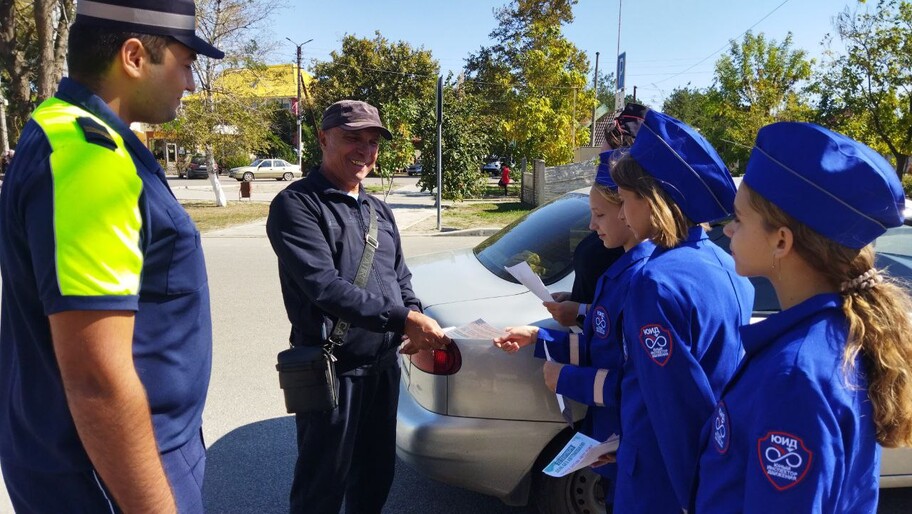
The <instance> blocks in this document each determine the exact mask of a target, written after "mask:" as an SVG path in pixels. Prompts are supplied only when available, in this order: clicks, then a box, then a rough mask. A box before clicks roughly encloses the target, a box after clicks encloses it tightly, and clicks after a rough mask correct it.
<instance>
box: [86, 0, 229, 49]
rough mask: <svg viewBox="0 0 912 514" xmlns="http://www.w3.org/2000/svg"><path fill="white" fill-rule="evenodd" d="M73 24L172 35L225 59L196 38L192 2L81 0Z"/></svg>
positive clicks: (185, 0)
mask: <svg viewBox="0 0 912 514" xmlns="http://www.w3.org/2000/svg"><path fill="white" fill-rule="evenodd" d="M74 25H85V26H93V27H101V28H105V29H108V30H118V31H124V32H137V33H140V34H151V35H154V36H171V37H173V38H174V39H176V40H178V41H180V42H181V43H183V44H185V45H187V46H188V47H189V48H190V49H192V50H193V51H195V52H196V53H198V54H202V55H205V56H208V57H212V58H215V59H221V58H222V57H225V53H224V52H222V51H221V50H219V49H218V48H216V47H214V46H212V45H210V44H209V43H207V42H205V41H203V40H202V39H200V38H199V37H198V36H197V35H196V4H195V3H194V2H193V0H79V1H78V2H76V21H75V22H74Z"/></svg>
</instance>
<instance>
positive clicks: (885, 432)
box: [741, 183, 912, 447]
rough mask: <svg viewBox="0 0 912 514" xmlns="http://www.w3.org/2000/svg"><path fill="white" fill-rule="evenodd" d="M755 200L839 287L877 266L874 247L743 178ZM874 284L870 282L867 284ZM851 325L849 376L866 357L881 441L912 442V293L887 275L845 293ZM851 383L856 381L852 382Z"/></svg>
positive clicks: (770, 223)
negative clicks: (830, 230)
mask: <svg viewBox="0 0 912 514" xmlns="http://www.w3.org/2000/svg"><path fill="white" fill-rule="evenodd" d="M741 187H742V188H745V189H746V190H747V192H748V199H749V201H750V204H751V206H752V207H753V208H754V209H756V210H757V212H759V213H760V214H761V215H762V217H763V219H764V222H765V223H766V225H767V228H768V229H769V230H775V229H777V228H779V227H788V228H789V229H791V231H792V233H793V234H794V248H795V251H796V252H797V253H798V255H799V256H800V257H801V258H802V259H804V261H805V262H807V263H808V264H809V265H810V266H812V267H814V268H815V269H816V270H817V271H819V272H820V273H822V274H823V276H824V277H825V278H826V279H827V280H828V281H829V282H830V284H831V285H832V286H833V287H834V288H835V289H837V290H839V289H840V287H841V285H842V284H843V283H845V282H846V281H849V280H852V279H855V278H856V277H859V276H860V275H862V274H864V273H866V272H867V271H868V270H870V269H871V268H872V267H873V266H874V247H873V245H868V246H865V247H864V248H862V249H861V250H856V249H853V248H849V247H847V246H843V245H841V244H839V243H836V242H834V241H833V240H831V239H827V238H825V237H823V236H821V235H820V234H818V233H817V232H815V231H814V230H812V229H810V228H809V227H808V226H807V225H805V224H803V223H801V222H799V221H797V220H795V219H794V218H792V217H791V216H789V215H788V214H786V213H785V212H783V211H782V209H780V208H779V207H777V206H775V205H774V204H772V203H771V202H769V201H768V200H767V199H765V198H763V197H762V196H760V195H759V194H758V193H756V192H754V191H753V190H752V189H750V188H749V187H747V185H746V184H743V183H742V184H741ZM868 285H871V284H868ZM840 294H841V295H842V299H843V305H842V310H843V312H844V313H845V316H846V319H847V320H848V325H849V334H848V340H847V341H846V345H845V349H844V350H843V355H842V366H843V372H844V373H845V374H846V377H850V376H853V375H855V372H856V370H855V363H856V360H857V357H858V355H859V354H861V356H862V359H863V362H865V363H866V366H865V369H864V370H862V372H863V373H864V372H866V374H867V382H868V398H870V400H871V405H872V406H873V409H874V424H875V426H876V429H877V441H878V442H879V443H880V444H881V445H882V446H885V447H897V446H910V445H912V343H910V340H909V335H910V334H912V321H910V316H912V299H910V297H909V295H908V293H906V291H905V290H904V289H902V288H901V287H900V286H899V285H898V283H897V282H896V281H895V280H893V279H891V278H890V277H884V280H883V281H882V282H879V283H873V285H871V287H862V288H851V289H849V290H846V291H845V292H842V293H840ZM850 385H852V384H850Z"/></svg>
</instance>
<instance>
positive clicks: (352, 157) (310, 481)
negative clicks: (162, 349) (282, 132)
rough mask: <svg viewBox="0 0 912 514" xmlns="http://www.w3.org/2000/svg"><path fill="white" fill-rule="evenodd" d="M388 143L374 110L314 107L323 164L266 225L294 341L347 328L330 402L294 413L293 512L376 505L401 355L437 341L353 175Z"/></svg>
mask: <svg viewBox="0 0 912 514" xmlns="http://www.w3.org/2000/svg"><path fill="white" fill-rule="evenodd" d="M381 136H382V137H385V138H386V139H390V138H391V137H392V136H391V134H390V132H389V131H388V130H387V129H386V128H385V127H383V124H382V123H381V121H380V116H379V114H378V112H377V109H376V108H374V107H373V106H371V105H369V104H367V103H365V102H359V101H353V100H342V101H339V102H336V103H334V104H332V105H330V106H329V107H328V108H327V109H326V111H325V112H324V113H323V122H322V126H321V130H320V132H319V140H320V147H321V149H322V150H323V160H322V162H321V164H320V166H319V167H317V168H315V169H313V170H312V171H311V172H310V174H308V175H307V177H306V178H305V179H303V180H301V181H298V182H296V183H294V184H292V185H291V186H289V187H288V188H287V189H285V190H284V191H282V192H281V193H280V194H279V195H278V196H277V197H276V198H275V200H273V202H272V206H271V207H270V210H269V220H268V221H267V224H266V231H267V233H268V235H269V240H270V242H271V243H272V247H273V250H275V252H276V255H277V256H278V260H279V279H280V281H281V284H282V295H283V297H284V300H285V309H286V311H287V312H288V318H289V320H290V321H291V325H292V328H291V343H292V344H293V345H318V344H322V341H324V340H325V339H326V337H327V335H328V334H331V333H332V331H333V328H334V326H335V324H336V323H337V322H338V321H339V320H340V319H342V320H346V321H348V322H349V323H351V328H350V329H349V331H348V333H347V335H346V337H345V339H344V342H343V343H342V345H341V346H339V347H338V348H336V350H335V351H334V355H335V356H336V357H337V358H338V361H337V362H336V370H337V373H338V374H339V376H340V394H339V396H340V398H339V406H338V407H337V408H336V409H335V410H332V411H327V412H316V413H308V414H297V415H296V417H295V420H296V424H297V431H298V461H297V465H296V466H295V475H294V482H293V483H292V489H291V512H293V513H300V512H319V513H337V512H339V509H340V508H341V506H342V501H343V497H344V499H345V510H346V512H351V513H366V512H378V513H379V512H380V510H381V509H382V507H383V504H384V503H385V502H386V498H387V495H388V494H389V489H390V486H391V485H392V481H393V469H394V466H395V458H396V449H395V438H396V409H397V406H398V403H399V359H398V358H397V355H398V354H397V352H396V349H397V348H398V347H399V343H400V342H401V340H402V336H403V335H404V336H405V337H406V339H407V340H408V342H407V343H406V344H405V345H404V346H403V347H402V350H400V351H401V352H402V353H414V352H416V351H418V350H421V349H435V348H442V347H443V346H444V345H445V344H447V343H448V342H449V340H448V339H447V337H446V336H445V335H444V334H443V331H442V330H441V329H440V326H439V325H438V324H437V322H436V321H434V320H433V319H431V318H429V317H427V316H425V315H424V314H422V313H421V302H419V301H418V298H416V297H415V294H414V293H413V292H412V285H411V276H412V274H411V272H409V270H408V267H407V266H406V265H405V259H404V256H403V255H402V246H401V243H400V239H399V231H398V229H397V227H396V222H395V219H394V218H393V213H392V211H391V210H390V208H389V206H388V205H386V204H385V203H384V202H382V201H380V200H378V199H376V198H374V197H373V196H371V195H368V194H366V193H365V191H364V189H363V188H362V187H361V181H362V180H363V179H364V177H365V176H367V174H368V173H369V172H370V171H371V169H373V167H374V165H375V163H376V162H377V153H378V148H379V143H380V137H381ZM369 205H373V207H374V210H375V211H376V216H377V221H378V229H379V230H378V234H377V242H378V243H379V245H378V246H377V249H376V253H375V255H374V260H373V264H372V267H371V272H370V275H369V277H368V280H367V284H366V285H365V286H364V287H363V288H359V287H356V286H354V285H353V284H352V282H353V281H354V278H355V274H356V273H357V271H358V267H359V264H360V261H361V255H362V254H363V252H364V248H365V240H366V234H367V232H368V226H369V224H370V207H369Z"/></svg>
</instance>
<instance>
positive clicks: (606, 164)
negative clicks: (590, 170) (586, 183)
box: [595, 150, 618, 191]
mask: <svg viewBox="0 0 912 514" xmlns="http://www.w3.org/2000/svg"><path fill="white" fill-rule="evenodd" d="M615 152H617V150H607V151H605V152H602V153H600V154H599V164H598V168H597V169H596V172H595V183H596V184H599V185H601V186H605V187H607V188H609V189H614V190H615V191H617V188H618V185H617V184H616V183H615V182H614V179H612V178H611V166H612V165H614V163H615V162H616V161H617V156H616V155H615Z"/></svg>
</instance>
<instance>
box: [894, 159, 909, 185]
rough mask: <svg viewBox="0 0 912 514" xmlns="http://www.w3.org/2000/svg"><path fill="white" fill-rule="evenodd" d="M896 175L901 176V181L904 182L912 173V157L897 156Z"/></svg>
mask: <svg viewBox="0 0 912 514" xmlns="http://www.w3.org/2000/svg"><path fill="white" fill-rule="evenodd" d="M896 173H897V174H898V175H899V179H900V180H902V178H903V177H904V176H906V174H909V173H912V156H909V155H897V156H896Z"/></svg>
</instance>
